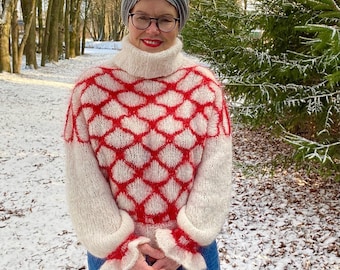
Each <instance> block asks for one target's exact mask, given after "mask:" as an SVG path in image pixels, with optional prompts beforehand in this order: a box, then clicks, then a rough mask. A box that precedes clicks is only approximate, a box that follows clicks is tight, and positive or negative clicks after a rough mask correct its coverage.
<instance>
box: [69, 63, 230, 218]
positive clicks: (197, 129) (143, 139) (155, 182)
mask: <svg viewBox="0 0 340 270" xmlns="http://www.w3.org/2000/svg"><path fill="white" fill-rule="evenodd" d="M204 74H205V73H204V72H201V70H200V67H191V68H186V69H182V70H180V71H178V72H176V73H175V74H173V75H171V76H170V78H168V79H167V80H162V79H154V80H139V79H136V78H135V77H132V76H130V75H128V74H126V73H125V72H123V71H122V70H119V69H108V68H106V69H105V68H102V69H98V74H97V75H96V76H92V77H90V78H87V79H85V80H84V81H82V82H79V83H78V85H77V86H76V87H75V89H74V94H73V99H72V103H71V105H70V110H69V113H72V115H70V114H69V116H68V121H67V124H66V127H65V139H66V140H67V141H72V140H74V139H77V141H78V142H80V143H86V142H90V143H91V144H92V147H93V149H94V153H95V155H96V158H97V160H98V164H99V166H100V169H101V170H102V171H103V174H104V175H105V176H107V177H108V178H109V180H110V183H111V189H112V192H113V195H114V197H115V199H116V201H117V204H118V206H119V207H120V208H121V209H124V210H126V211H127V212H128V213H129V214H130V215H131V216H132V217H133V218H134V219H135V220H136V221H138V222H142V223H145V224H147V223H151V224H155V223H160V222H165V221H169V220H174V219H175V218H176V216H177V212H178V211H179V208H180V207H182V206H183V204H184V203H185V202H186V200H187V198H188V194H189V192H190V189H191V188H192V185H193V179H194V177H195V174H196V170H197V166H198V164H199V163H200V162H201V157H202V153H203V146H204V143H205V139H206V138H207V137H209V136H218V135H220V134H222V133H223V134H229V119H228V118H227V113H226V108H225V105H224V103H223V102H222V101H221V98H220V97H219V96H221V93H219V92H218V91H221V90H220V88H219V85H218V84H216V82H215V81H214V80H212V79H211V77H208V76H206V75H204ZM193 85H194V86H193ZM219 99H220V100H219ZM79 100H80V101H79ZM219 101H220V102H219ZM79 102H80V104H79ZM221 121H224V122H223V124H224V125H220V123H221ZM86 124H87V126H88V130H86V128H85V126H86Z"/></svg>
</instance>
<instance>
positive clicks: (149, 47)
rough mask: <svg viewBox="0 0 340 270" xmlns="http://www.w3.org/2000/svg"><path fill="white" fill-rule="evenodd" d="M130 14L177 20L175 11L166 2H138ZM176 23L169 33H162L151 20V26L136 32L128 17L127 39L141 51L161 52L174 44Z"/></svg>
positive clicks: (142, 0)
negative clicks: (166, 17)
mask: <svg viewBox="0 0 340 270" xmlns="http://www.w3.org/2000/svg"><path fill="white" fill-rule="evenodd" d="M131 13H135V14H139V15H143V16H146V17H152V18H159V17H161V16H170V17H173V18H178V13H177V10H176V8H175V7H174V6H172V5H171V4H170V3H169V2H168V1H166V0H139V1H138V2H137V3H136V5H135V6H134V7H133V9H132V11H131ZM178 27H179V26H178V22H176V26H175V27H174V29H173V30H172V31H170V32H167V33H165V32H162V31H160V30H159V29H158V27H157V25H156V21H155V20H152V23H151V25H150V26H149V27H148V28H146V29H145V30H138V29H137V28H136V27H135V26H134V25H133V24H132V18H131V17H129V25H128V29H129V32H130V34H129V38H130V42H131V43H132V45H134V46H135V47H137V48H139V49H141V50H142V51H146V52H150V53H155V52H161V51H164V50H166V49H168V48H170V47H171V46H172V45H174V44H175V41H176V38H177V35H178V32H179V28H178Z"/></svg>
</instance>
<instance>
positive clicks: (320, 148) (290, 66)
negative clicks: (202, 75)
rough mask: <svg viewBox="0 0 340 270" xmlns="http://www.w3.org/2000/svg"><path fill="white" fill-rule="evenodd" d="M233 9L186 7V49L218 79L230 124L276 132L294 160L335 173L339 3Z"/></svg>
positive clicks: (218, 3)
mask: <svg viewBox="0 0 340 270" xmlns="http://www.w3.org/2000/svg"><path fill="white" fill-rule="evenodd" d="M238 3H239V2H238V1H234V2H233V1H226V0H215V1H198V0H191V20H190V22H189V23H188V25H187V27H186V28H185V30H184V32H183V39H184V46H185V49H186V50H187V51H189V52H190V53H194V54H196V55H199V56H200V57H201V58H203V59H204V61H206V62H207V63H209V64H210V65H211V66H212V68H213V69H215V71H216V72H217V74H218V75H219V76H220V77H221V79H222V80H223V82H224V83H225V85H226V89H227V90H228V92H229V95H230V98H231V100H232V104H233V106H232V112H233V116H234V117H237V118H239V119H240V120H242V121H244V122H246V123H249V124H251V125H261V126H262V125H265V126H268V127H271V128H273V127H275V128H276V130H279V131H280V133H281V135H282V136H284V137H285V139H286V141H287V142H289V143H291V144H292V145H294V146H295V148H296V153H295V157H296V158H298V159H301V160H306V159H308V160H309V159H312V160H317V161H319V162H321V163H322V164H331V166H332V167H335V169H336V170H339V171H340V6H339V2H338V1H335V0H258V1H256V5H255V8H254V9H251V10H245V9H244V8H243V7H242V6H240V5H239V4H238ZM246 4H247V1H244V5H243V6H245V5H246Z"/></svg>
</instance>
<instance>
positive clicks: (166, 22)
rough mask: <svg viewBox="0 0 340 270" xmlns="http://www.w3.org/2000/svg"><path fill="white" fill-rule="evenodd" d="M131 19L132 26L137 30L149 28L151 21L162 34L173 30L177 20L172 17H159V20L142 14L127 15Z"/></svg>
mask: <svg viewBox="0 0 340 270" xmlns="http://www.w3.org/2000/svg"><path fill="white" fill-rule="evenodd" d="M129 17H131V20H132V24H133V26H134V27H136V28H137V29H138V30H145V29H147V28H149V27H150V25H151V22H152V20H154V21H156V26H157V27H158V29H159V30H160V31H162V32H165V33H168V32H171V31H172V30H174V28H175V26H176V23H177V22H178V21H179V18H174V17H172V16H165V15H164V16H161V17H159V18H152V17H149V16H146V15H144V14H139V13H129Z"/></svg>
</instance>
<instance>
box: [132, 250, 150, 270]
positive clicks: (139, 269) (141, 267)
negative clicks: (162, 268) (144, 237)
mask: <svg viewBox="0 0 340 270" xmlns="http://www.w3.org/2000/svg"><path fill="white" fill-rule="evenodd" d="M131 270H153V268H152V267H151V266H149V265H148V263H147V262H146V260H145V257H144V256H143V255H142V254H140V255H139V258H138V260H137V261H136V264H135V265H134V266H133V267H132V268H131Z"/></svg>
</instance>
